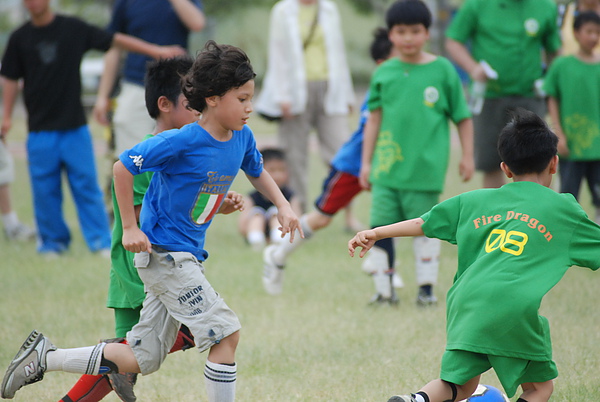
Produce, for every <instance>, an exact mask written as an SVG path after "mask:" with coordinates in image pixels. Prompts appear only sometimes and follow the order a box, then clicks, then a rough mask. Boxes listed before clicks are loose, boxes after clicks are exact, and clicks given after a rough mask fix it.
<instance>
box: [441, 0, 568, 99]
mask: <svg viewBox="0 0 600 402" xmlns="http://www.w3.org/2000/svg"><path fill="white" fill-rule="evenodd" d="M556 20H557V6H556V2H555V1H553V0H466V1H465V2H464V4H463V5H462V6H461V7H460V9H459V10H458V12H457V13H456V16H455V17H454V19H453V21H452V22H451V24H450V26H449V27H448V29H447V30H446V36H447V37H449V38H451V39H454V40H456V41H458V42H461V43H467V42H469V41H470V45H471V49H472V54H473V58H474V59H475V60H477V61H480V60H485V61H486V62H488V63H489V64H490V65H491V67H492V68H493V69H494V70H496V72H497V73H498V79H497V80H490V81H488V86H487V95H486V96H488V97H491V98H495V97H500V96H509V95H518V96H533V95H534V81H535V80H537V79H538V78H540V77H541V76H542V70H543V65H542V57H541V49H542V48H544V49H545V50H546V51H548V52H550V53H554V52H557V51H558V50H559V49H560V46H561V42H560V33H559V29H558V24H557V23H556Z"/></svg>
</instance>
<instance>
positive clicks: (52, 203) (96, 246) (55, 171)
mask: <svg viewBox="0 0 600 402" xmlns="http://www.w3.org/2000/svg"><path fill="white" fill-rule="evenodd" d="M27 154H28V158H29V174H30V176H31V186H32V190H33V204H34V205H33V207H34V214H35V219H36V223H37V229H38V236H39V240H40V241H39V244H38V251H39V252H41V253H44V252H59V253H60V252H62V251H64V250H66V249H67V248H68V247H69V243H70V241H71V234H70V232H69V228H68V227H67V224H66V222H65V220H64V216H63V211H62V201H63V193H62V172H63V171H64V172H65V173H66V177H67V180H68V183H69V187H70V188H71V193H72V194H73V199H74V201H75V206H76V207H77V214H78V217H79V224H80V226H81V231H82V233H83V237H84V239H85V241H86V243H87V245H88V247H89V248H90V250H92V251H97V250H101V249H108V248H110V228H109V223H108V216H107V213H106V209H105V208H104V203H103V195H102V191H101V190H100V186H99V185H98V177H97V174H96V162H95V158H94V150H93V146H92V139H91V135H90V131H89V129H88V126H87V125H84V126H81V127H78V128H75V129H71V130H53V131H32V132H30V133H29V136H28V137H27Z"/></svg>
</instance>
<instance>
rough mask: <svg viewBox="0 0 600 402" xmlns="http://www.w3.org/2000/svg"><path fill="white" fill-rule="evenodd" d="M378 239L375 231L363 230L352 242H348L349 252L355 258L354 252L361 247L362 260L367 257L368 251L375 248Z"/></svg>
mask: <svg viewBox="0 0 600 402" xmlns="http://www.w3.org/2000/svg"><path fill="white" fill-rule="evenodd" d="M376 240H377V237H376V235H375V231H374V230H373V229H369V230H363V231H361V232H358V233H357V234H356V235H355V236H354V237H353V238H352V239H350V241H349V242H348V252H349V253H350V256H351V257H354V252H355V250H356V249H357V248H358V247H361V248H362V250H361V251H360V254H359V257H360V258H362V257H364V256H365V254H366V253H367V251H369V250H370V249H371V247H373V245H374V244H375V241H376Z"/></svg>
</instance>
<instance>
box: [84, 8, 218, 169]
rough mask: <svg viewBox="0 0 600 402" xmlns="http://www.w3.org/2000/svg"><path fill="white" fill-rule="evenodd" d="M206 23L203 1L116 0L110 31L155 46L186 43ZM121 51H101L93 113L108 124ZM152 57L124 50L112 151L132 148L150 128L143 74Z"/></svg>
mask: <svg viewBox="0 0 600 402" xmlns="http://www.w3.org/2000/svg"><path fill="white" fill-rule="evenodd" d="M205 23H206V19H205V17H204V13H203V11H202V2H201V0H116V2H115V5H114V8H113V12H112V17H111V21H110V23H109V26H108V30H109V31H111V32H121V33H126V34H129V35H132V36H135V37H137V38H140V39H144V40H145V41H148V42H150V43H154V44H157V45H167V44H168V45H179V46H181V47H183V48H184V49H187V48H188V38H189V34H190V32H191V31H201V30H202V29H203V28H204V26H205ZM121 56H122V52H121V51H120V50H118V49H116V50H111V51H109V52H107V53H106V55H105V56H104V71H103V73H102V78H101V80H100V87H99V89H98V96H97V98H96V104H95V106H94V117H95V118H96V120H97V121H98V122H100V123H101V124H104V125H108V118H107V114H108V110H109V107H110V94H111V91H112V89H113V87H114V85H115V82H116V79H117V75H118V70H119V64H120V60H121ZM149 60H150V59H149V58H147V57H145V56H142V55H138V54H133V53H128V54H127V56H126V58H125V64H124V66H123V75H122V80H121V83H120V92H119V95H118V97H117V99H116V106H115V110H114V115H113V120H112V122H113V128H114V133H113V135H114V156H115V158H118V156H119V154H120V153H121V152H122V151H124V150H125V149H129V148H131V147H133V146H134V145H135V144H137V143H138V142H141V141H142V138H143V137H144V135H146V134H147V133H150V132H152V131H153V129H154V120H152V119H151V118H150V116H148V113H147V111H146V104H145V98H144V74H145V72H146V63H147V62H148V61H149Z"/></svg>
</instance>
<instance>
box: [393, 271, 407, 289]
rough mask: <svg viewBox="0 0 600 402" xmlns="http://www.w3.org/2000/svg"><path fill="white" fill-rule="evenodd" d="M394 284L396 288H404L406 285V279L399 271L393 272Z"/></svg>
mask: <svg viewBox="0 0 600 402" xmlns="http://www.w3.org/2000/svg"><path fill="white" fill-rule="evenodd" d="M392 286H393V287H395V288H396V289H402V288H403V287H404V281H403V280H402V277H401V276H400V274H398V273H397V272H394V273H393V274H392Z"/></svg>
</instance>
